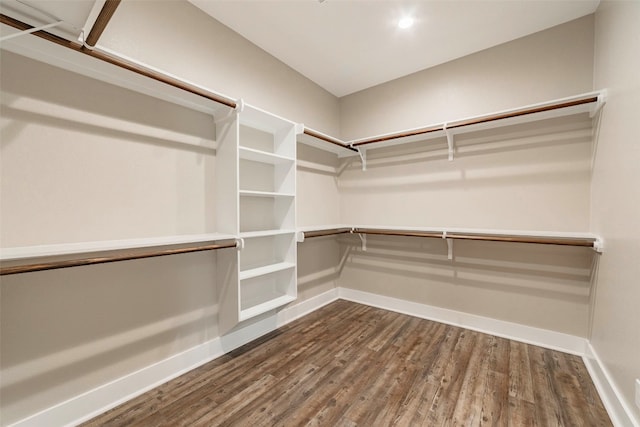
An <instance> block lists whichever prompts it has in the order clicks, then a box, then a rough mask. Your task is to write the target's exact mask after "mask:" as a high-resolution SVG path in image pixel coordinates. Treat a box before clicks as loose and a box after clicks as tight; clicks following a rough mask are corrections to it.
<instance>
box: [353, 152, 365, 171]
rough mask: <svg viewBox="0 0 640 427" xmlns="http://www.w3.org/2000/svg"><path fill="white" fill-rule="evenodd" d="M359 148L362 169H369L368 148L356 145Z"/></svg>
mask: <svg viewBox="0 0 640 427" xmlns="http://www.w3.org/2000/svg"><path fill="white" fill-rule="evenodd" d="M355 149H356V150H358V155H359V156H360V160H362V170H363V171H366V170H367V149H366V148H364V147H355Z"/></svg>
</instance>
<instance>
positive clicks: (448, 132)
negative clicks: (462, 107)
mask: <svg viewBox="0 0 640 427" xmlns="http://www.w3.org/2000/svg"><path fill="white" fill-rule="evenodd" d="M442 128H443V129H444V133H445V134H446V135H447V146H448V147H449V161H450V162H451V161H453V148H454V145H453V142H454V141H453V131H452V130H451V129H448V128H447V123H445V124H444V126H443V127H442Z"/></svg>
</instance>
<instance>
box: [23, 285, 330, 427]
mask: <svg viewBox="0 0 640 427" xmlns="http://www.w3.org/2000/svg"><path fill="white" fill-rule="evenodd" d="M336 299H338V290H337V289H335V288H334V289H331V290H329V291H327V292H324V293H322V294H320V295H316V296H315V297H312V298H310V299H308V300H306V301H303V302H301V303H299V304H296V305H293V306H290V307H286V308H284V309H282V310H280V312H278V313H276V314H274V315H272V316H269V317H266V318H264V319H262V320H260V321H258V322H254V323H252V324H250V325H248V326H246V327H244V328H242V329H239V330H237V331H233V332H231V333H229V334H227V335H225V336H223V337H218V338H214V339H212V340H211V341H208V342H206V343H203V344H200V345H198V346H196V347H193V348H190V349H189V350H186V351H183V352H182V353H178V354H176V355H173V356H171V357H169V358H167V359H165V360H162V361H160V362H157V363H154V364H153V365H150V366H146V367H144V368H142V369H140V370H138V371H136V372H132V373H130V374H128V375H125V376H124V377H121V378H118V379H116V380H114V381H111V382H109V383H107V384H103V385H101V386H99V387H96V388H94V389H92V390H89V391H87V392H85V393H82V394H81V395H79V396H76V397H73V398H71V399H69V400H67V401H64V402H61V403H58V404H56V405H54V406H52V407H50V408H47V409H45V410H43V411H40V412H38V413H36V414H34V415H31V416H29V417H27V418H25V419H22V420H20V421H18V422H16V423H14V424H11V427H42V426H74V425H77V424H79V423H82V422H84V421H87V420H90V419H91V418H93V417H95V416H96V415H99V414H101V413H103V412H105V411H107V410H109V409H111V408H114V407H116V406H118V405H120V404H121V403H124V402H126V401H127V400H130V399H133V398H134V397H136V396H139V395H140V394H142V393H144V392H146V391H149V390H151V389H153V388H154V387H157V386H159V385H160V384H163V383H165V382H167V381H169V380H172V379H174V378H176V377H178V376H180V375H182V374H184V373H186V372H188V371H190V370H192V369H195V368H197V367H198V366H201V365H204V364H205V363H207V362H210V361H211V360H214V359H216V358H218V357H220V356H222V355H223V354H225V353H227V352H229V351H231V350H233V349H235V348H237V347H240V346H242V345H244V344H247V343H249V342H251V341H252V340H254V339H256V338H258V337H260V336H262V335H264V334H267V333H269V332H271V331H273V330H275V329H276V328H279V327H281V326H283V325H285V324H287V323H289V322H292V321H293V320H295V319H298V318H299V317H302V316H304V315H306V314H308V313H310V312H312V311H314V310H317V309H319V308H320V307H322V306H324V305H326V304H329V303H331V302H332V301H335V300H336Z"/></svg>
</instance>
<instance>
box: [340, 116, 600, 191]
mask: <svg viewBox="0 0 640 427" xmlns="http://www.w3.org/2000/svg"><path fill="white" fill-rule="evenodd" d="M591 141H592V131H591V119H590V118H589V116H588V115H587V114H586V113H585V114H583V115H577V116H569V117H561V118H554V119H548V120H544V121H542V122H536V123H524V124H518V125H511V126H505V127H499V128H494V129H486V130H480V131H475V132H470V133H465V134H459V135H455V143H454V146H455V148H454V160H453V162H449V161H448V147H447V140H446V138H445V137H439V138H434V139H430V140H423V141H418V142H412V143H407V144H402V145H396V146H390V147H384V146H378V147H377V148H374V147H376V146H375V145H372V146H371V148H370V149H368V150H367V172H365V173H364V174H363V172H362V170H361V167H362V164H361V162H360V160H359V158H358V157H357V156H356V157H349V158H347V159H345V160H343V162H342V166H341V168H340V169H339V170H340V171H341V173H343V172H347V173H346V174H345V175H346V176H345V179H344V180H342V181H341V183H340V188H341V190H345V191H357V190H358V189H361V188H367V189H371V188H380V189H381V190H382V189H391V188H394V187H399V186H402V187H406V186H407V185H416V186H418V185H419V186H420V187H421V188H426V187H429V186H430V185H437V186H438V188H440V189H441V188H442V186H443V185H444V186H446V185H459V184H460V181H461V180H463V179H470V180H473V182H474V183H476V184H478V183H480V184H481V183H482V182H483V181H486V182H487V183H488V184H490V185H496V182H497V183H499V179H507V178H508V179H509V180H510V182H511V180H513V179H521V180H526V179H530V178H532V177H535V178H536V179H547V180H550V179H558V178H562V177H563V176H564V177H567V176H571V174H575V173H579V174H583V173H584V171H585V169H588V166H587V167H586V168H585V167H583V166H584V165H582V164H581V163H580V164H579V165H578V166H579V168H578V169H576V166H575V165H574V166H573V167H572V168H570V169H567V168H566V165H565V164H562V160H563V158H564V157H565V154H563V152H562V151H560V152H559V159H555V158H554V154H553V153H556V154H555V155H558V154H557V153H558V150H562V149H563V148H570V147H572V146H575V145H584V146H585V147H590V144H591ZM365 148H367V147H366V146H365ZM529 150H536V151H535V153H538V154H537V155H536V157H535V160H536V161H535V162H534V163H535V166H533V167H532V157H531V155H530V154H529ZM585 152H587V153H588V152H589V150H585ZM540 153H541V154H540ZM489 155H491V156H492V158H491V164H490V166H491V168H490V169H489V168H488V167H487V164H486V159H484V158H482V156H489ZM574 160H575V159H574ZM425 162H427V163H428V164H427V165H420V164H421V163H425ZM584 163H585V164H586V165H589V163H588V162H586V161H585V162H584ZM560 166H562V167H560ZM360 174H362V175H360ZM549 174H553V175H557V177H549V176H548V175H549ZM383 177H384V179H383Z"/></svg>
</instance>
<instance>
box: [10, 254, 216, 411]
mask: <svg viewBox="0 0 640 427" xmlns="http://www.w3.org/2000/svg"><path fill="white" fill-rule="evenodd" d="M215 260H216V256H215V255H214V254H213V253H211V252H208V253H205V252H203V253H195V254H185V255H174V256H170V257H159V258H151V259H145V260H136V261H126V262H119V263H111V264H101V265H95V266H90V267H77V268H68V269H62V270H53V271H45V272H38V273H27V274H20V275H15V276H6V277H3V278H2V287H1V291H2V299H1V303H2V308H1V316H2V318H1V321H2V322H1V328H2V329H1V333H2V348H1V351H2V357H1V363H2V365H1V367H2V385H1V387H0V393H1V397H2V411H3V422H14V421H17V420H19V419H22V418H24V417H25V416H27V415H29V414H33V413H35V412H38V411H39V410H42V409H44V408H47V407H50V406H52V405H54V404H56V403H59V402H61V401H64V400H66V399H69V398H71V397H74V396H77V395H79V394H81V393H82V392H85V391H87V390H90V389H93V388H95V387H97V386H99V385H102V384H104V383H106V382H108V381H111V380H113V379H115V378H119V377H121V376H124V375H126V374H129V373H131V372H134V371H136V370H138V369H141V368H143V367H145V366H149V365H151V364H153V363H155V362H158V361H160V360H164V359H166V358H167V357H169V356H172V355H174V354H177V353H179V352H181V351H184V350H187V349H189V348H191V347H194V346H196V345H198V344H201V343H203V342H206V341H208V340H210V339H212V338H214V337H216V336H217V335H218V331H217V311H218V307H217V297H216V289H215Z"/></svg>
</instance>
